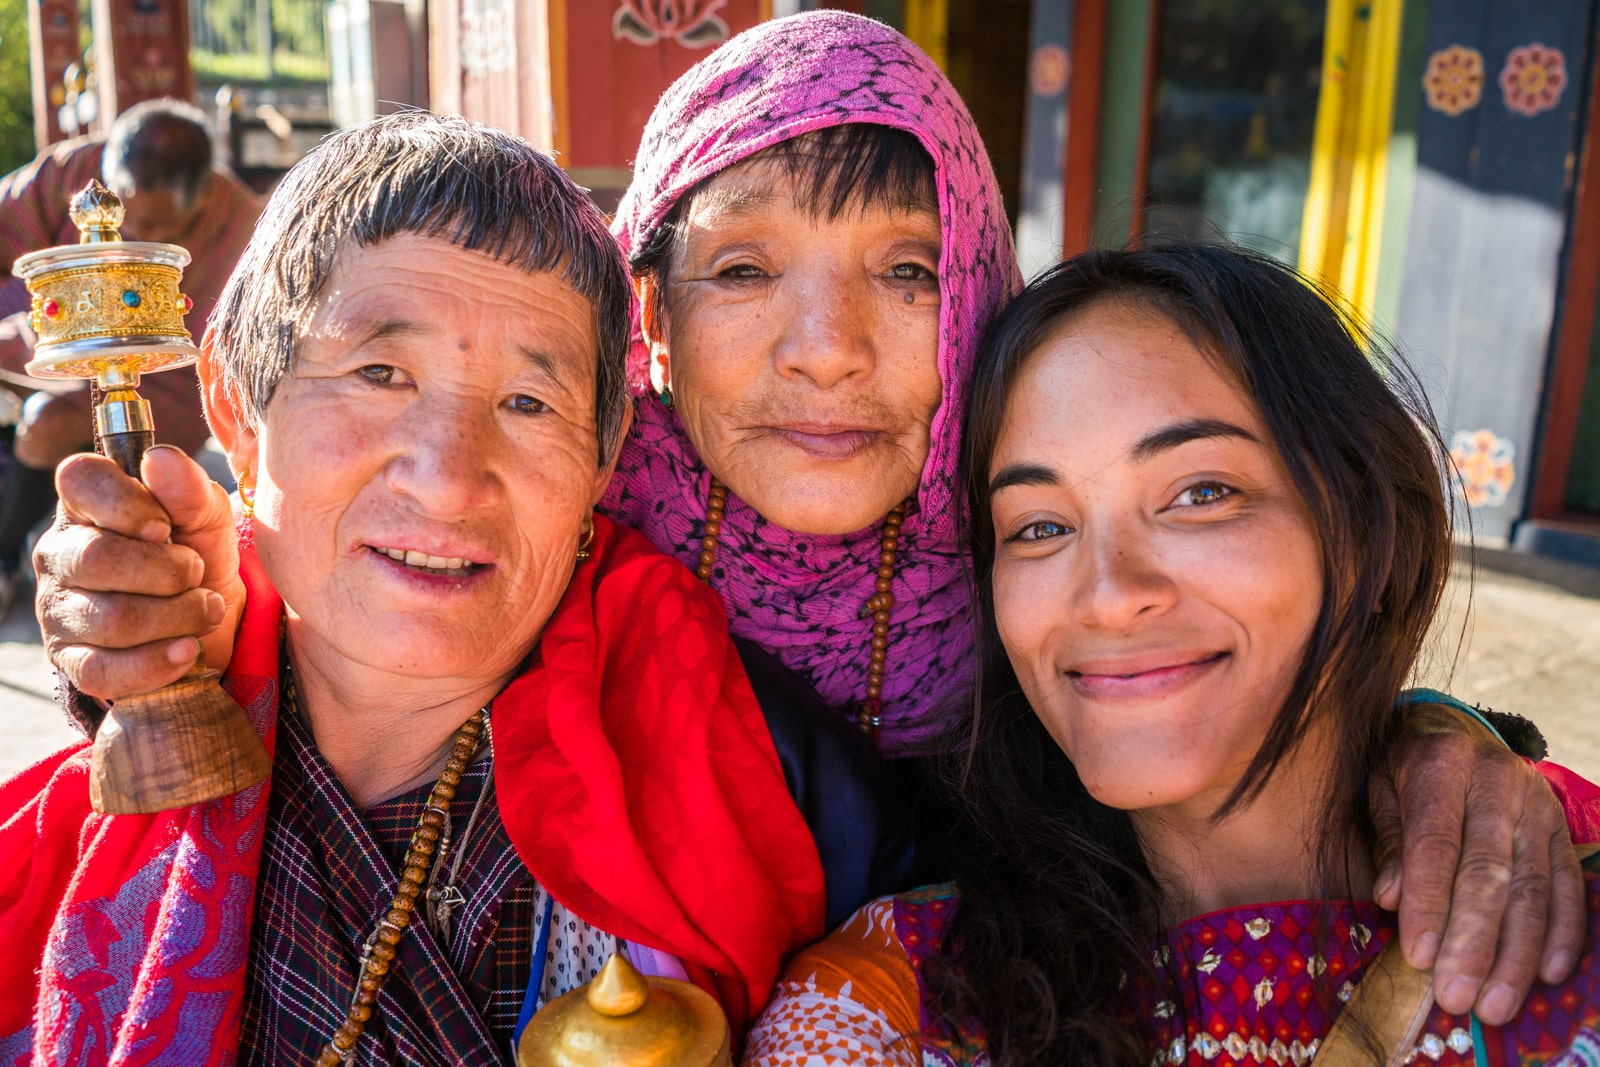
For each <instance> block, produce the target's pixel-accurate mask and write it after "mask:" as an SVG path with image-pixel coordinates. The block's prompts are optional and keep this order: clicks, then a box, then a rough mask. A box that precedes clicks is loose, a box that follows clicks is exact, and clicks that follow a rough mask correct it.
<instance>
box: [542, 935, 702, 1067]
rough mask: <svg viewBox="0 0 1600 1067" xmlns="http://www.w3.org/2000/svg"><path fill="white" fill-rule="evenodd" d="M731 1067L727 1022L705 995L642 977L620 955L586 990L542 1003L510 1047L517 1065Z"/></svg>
mask: <svg viewBox="0 0 1600 1067" xmlns="http://www.w3.org/2000/svg"><path fill="white" fill-rule="evenodd" d="M602 1064H603V1065H606V1067H732V1064H733V1059H732V1050H731V1045H730V1042H729V1034H728V1020H727V1017H726V1016H724V1015H723V1014H722V1009H721V1008H720V1007H719V1006H718V1005H717V1002H716V1001H715V1000H713V999H712V997H711V995H710V994H709V993H707V992H705V991H704V990H702V989H700V988H699V987H698V986H696V985H694V984H692V983H690V982H684V981H680V980H678V979H676V978H659V977H655V976H651V977H648V978H647V977H645V976H644V975H641V974H640V973H639V972H638V971H636V970H635V969H634V968H633V966H632V965H631V964H629V963H628V961H627V959H626V958H624V957H623V955H622V954H621V953H620V952H619V953H617V954H615V955H613V956H612V957H611V958H610V959H608V960H606V963H605V966H604V967H602V968H601V969H600V973H599V974H598V975H596V976H595V979H594V981H592V982H590V983H589V984H588V985H587V986H583V987H580V988H578V989H574V990H573V991H572V992H570V993H568V994H566V995H565V996H561V997H557V998H556V999H555V1000H552V1001H551V1002H550V1003H548V1004H546V1005H545V1006H544V1008H543V1009H541V1010H540V1012H539V1013H538V1014H537V1015H535V1016H534V1017H533V1019H532V1020H530V1021H529V1023H528V1028H527V1029H526V1030H524V1031H523V1032H522V1041H521V1043H520V1044H519V1045H518V1046H517V1065H518V1067H600V1065H602Z"/></svg>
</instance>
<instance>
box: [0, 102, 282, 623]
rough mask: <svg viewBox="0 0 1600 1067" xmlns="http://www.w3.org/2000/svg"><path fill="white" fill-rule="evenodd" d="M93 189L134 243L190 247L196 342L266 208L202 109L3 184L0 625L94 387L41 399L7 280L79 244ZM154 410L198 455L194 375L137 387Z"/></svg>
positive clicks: (159, 377) (121, 125)
mask: <svg viewBox="0 0 1600 1067" xmlns="http://www.w3.org/2000/svg"><path fill="white" fill-rule="evenodd" d="M91 178H98V179H100V181H102V182H103V183H105V185H106V186H107V187H108V188H109V189H110V190H111V191H112V192H114V193H116V194H117V195H118V196H119V197H121V198H122V202H123V204H124V206H125V207H126V208H127V216H126V218H125V219H124V221H123V225H122V236H123V239H124V240H128V241H162V242H167V243H169V244H176V245H182V246H183V247H184V248H185V249H187V250H188V252H189V254H190V256H192V257H193V260H192V262H191V263H190V264H189V267H188V268H187V269H186V270H185V271H184V278H183V292H184V293H185V294H186V295H188V296H189V298H190V299H191V300H193V301H194V309H193V310H192V311H191V312H190V314H189V317H188V326H189V330H190V332H191V333H193V334H194V335H195V337H196V338H198V337H199V336H200V335H201V333H202V332H203V331H204V329H205V325H206V320H207V318H208V317H209V316H210V314H211V309H212V306H213V305H214V304H215V303H216V298H217V294H218V293H219V292H221V290H222V285H223V283H224V282H225V281H227V279H228V275H229V274H230V273H232V271H233V267H234V264H235V263H236V262H237V261H238V258H239V254H240V253H241V252H242V251H243V250H244V246H245V243H246V242H247V241H249V239H250V232H251V230H252V229H253V228H254V226H255V221H256V217H257V216H258V215H259V214H260V212H261V205H260V202H259V201H258V200H257V198H256V196H255V194H253V193H252V192H250V190H249V189H247V188H246V187H245V186H244V185H243V184H242V183H241V182H240V181H239V180H238V179H237V178H235V177H234V176H233V175H232V174H229V173H228V172H226V171H224V170H221V169H220V168H217V167H215V166H213V163H212V145H211V134H210V131H209V130H208V129H207V126H206V120H205V116H204V115H203V114H202V113H201V112H200V110H199V109H198V108H195V107H192V106H190V105H188V104H185V103H180V102H179V101H176V100H151V101H147V102H145V103H142V104H137V105H135V106H134V107H131V108H129V109H128V110H127V111H125V112H123V113H122V115H120V116H119V117H118V118H117V120H116V122H114V123H113V124H112V126H111V131H110V134H109V135H108V136H107V137H106V138H105V140H103V141H101V140H93V139H84V138H79V139H76V140H72V141H64V142H62V143H61V144H58V145H54V146H52V147H51V148H50V149H49V150H47V151H46V152H44V153H43V154H41V155H40V156H39V157H38V158H36V159H35V160H34V161H33V162H32V163H29V164H28V165H27V166H25V167H23V168H21V169H20V170H17V171H14V172H13V173H11V174H9V175H7V176H6V177H4V178H0V390H4V391H6V392H9V393H10V395H9V396H0V411H3V410H4V409H5V408H6V407H10V408H11V409H12V410H14V411H17V410H20V418H19V421H18V423H17V427H16V437H15V440H14V442H13V443H12V448H11V455H10V457H9V462H7V463H6V464H5V466H4V473H3V474H0V478H3V483H0V616H3V615H4V614H5V609H6V608H7V607H8V606H9V605H10V602H11V599H12V598H13V597H14V596H15V590H16V584H17V581H18V578H19V575H20V572H21V568H22V564H23V560H22V557H23V550H24V543H25V541H26V539H27V536H28V532H29V530H31V529H32V528H33V527H34V526H35V525H37V524H38V523H39V521H40V520H41V519H43V518H44V517H45V516H46V515H47V514H49V512H50V510H51V508H52V507H54V506H55V468H56V464H57V463H60V462H61V461H62V460H63V459H65V458H66V457H67V456H70V455H72V454H73V453H74V452H82V451H85V450H87V449H88V448H90V447H91V444H92V440H93V430H92V426H91V419H90V409H89V389H88V386H87V385H86V384H82V383H76V382H75V383H71V384H70V388H67V389H65V390H63V389H58V388H56V387H55V386H54V385H53V384H52V385H51V386H50V388H49V390H48V391H46V390H41V389H40V388H39V387H40V385H41V384H43V383H40V382H38V381H35V380H32V379H29V378H28V377H27V375H26V374H25V372H24V370H23V368H24V367H25V366H26V365H27V363H28V361H29V360H30V359H32V358H33V342H34V336H33V331H32V329H31V328H30V327H29V326H28V307H29V298H28V292H27V289H26V287H25V286H24V285H23V284H22V282H21V281H19V280H18V279H16V278H13V277H12V276H11V264H12V263H13V261H15V260H16V258H17V257H18V256H20V255H23V254H24V253H27V252H33V251H36V250H38V249H41V248H47V247H49V246H51V245H60V244H74V243H76V242H77V240H78V231H77V228H76V227H75V226H73V224H72V220H71V218H70V217H69V216H68V212H67V205H68V202H69V201H70V200H71V199H72V197H73V196H74V195H75V194H76V193H77V192H78V191H79V190H81V189H82V188H83V187H84V186H85V185H86V184H88V182H89V180H90V179H91ZM141 391H142V393H143V395H144V396H145V397H146V398H147V399H148V400H149V401H150V404H151V407H152V408H153V410H154V417H155V423H156V432H157V434H158V440H160V441H163V442H166V443H168V444H174V445H177V446H178V447H180V448H182V449H184V451H186V452H190V453H194V452H196V451H198V450H199V449H200V447H201V446H202V445H203V444H204V443H205V440H206V437H207V436H208V431H207V429H206V424H205V419H204V417H203V416H202V415H201V413H200V394H199V389H198V386H197V385H196V382H195V376H194V372H193V371H192V370H187V369H185V370H177V371H168V372H165V373H162V374H156V375H152V376H151V377H149V378H147V379H146V380H145V383H144V385H143V386H142V387H141Z"/></svg>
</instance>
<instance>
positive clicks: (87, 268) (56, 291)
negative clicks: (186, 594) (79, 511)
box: [11, 181, 270, 814]
mask: <svg viewBox="0 0 1600 1067" xmlns="http://www.w3.org/2000/svg"><path fill="white" fill-rule="evenodd" d="M122 216H123V207H122V202H121V201H120V200H118V199H117V197H116V195H115V194H113V193H112V192H111V191H110V190H108V189H107V188H106V187H105V186H103V185H101V184H100V183H99V182H97V181H91V182H90V183H89V184H88V186H87V187H86V188H85V189H84V190H83V191H82V192H80V193H79V194H78V195H77V196H75V197H73V199H72V221H73V223H74V224H75V225H76V226H77V227H78V243H77V244H75V245H62V246H60V247H57V248H46V249H44V250H43V251H41V252H30V253H29V254H28V255H25V256H23V257H21V258H20V259H18V260H17V262H16V264H15V265H14V266H13V267H12V268H11V273H12V275H13V276H15V277H17V278H20V279H22V281H23V282H25V283H26V284H27V286H28V292H29V293H30V294H31V295H32V297H33V306H32V312H31V315H30V319H29V321H30V324H31V325H32V326H33V329H34V332H35V333H36V334H37V335H38V343H37V344H36V345H35V347H34V358H33V360H32V361H31V362H30V363H29V364H28V373H29V374H31V375H33V376H34V377H36V378H86V379H88V380H89V381H91V382H93V383H94V387H95V391H96V396H95V405H94V434H95V446H96V447H97V448H98V449H99V450H100V451H101V452H102V453H104V454H105V455H106V456H108V457H109V458H111V459H112V460H113V461H115V462H116V464H117V465H118V466H119V467H121V468H122V469H123V471H124V472H126V473H127V474H128V475H129V476H131V477H134V478H137V477H139V461H140V460H141V459H142V458H143V457H144V454H145V451H146V450H147V449H149V447H150V446H151V444H152V443H153V442H154V439H155V434H154V429H155V427H154V425H153V423H152V422H151V419H150V404H149V402H148V401H147V400H145V399H144V398H143V397H141V396H140V395H139V394H138V392H137V391H136V390H137V388H138V385H139V376H140V375H141V374H148V373H151V372H152V371H162V370H171V369H173V368H175V367H186V366H188V365H189V364H191V363H193V362H194V361H195V358H196V357H197V356H198V355H199V350H198V349H196V348H195V346H194V340H193V339H192V338H191V337H190V336H189V331H188V329H186V328H185V327H184V324H183V316H184V313H185V312H187V311H188V310H189V308H190V307H191V304H190V302H189V299H188V297H186V296H184V295H183V293H182V292H181V291H180V288H179V287H180V284H181V282H182V281H183V268H184V266H185V265H187V264H188V262H189V253H188V252H186V251H184V250H183V249H182V248H179V247H178V246H177V245H169V244H156V243H154V242H149V241H124V240H123V239H122V237H121V235H120V234H119V233H118V232H117V231H118V228H119V227H120V226H121V225H122ZM218 678H219V674H218V672H217V671H213V670H206V669H205V664H204V663H203V662H199V663H196V664H195V665H194V667H192V668H191V669H190V671H189V673H188V674H186V675H184V677H182V678H180V679H179V680H178V681H176V682H174V683H172V684H171V685H169V686H166V687H164V688H162V689H158V690H156V691H154V692H151V693H142V694H139V695H137V696H132V697H123V698H121V699H119V700H117V701H116V703H115V705H114V706H113V707H112V708H111V709H110V710H109V711H108V712H107V713H106V717H105V719H104V721H103V722H102V723H101V725H100V730H99V732H98V733H97V734H96V735H95V740H94V755H93V763H92V766H91V771H90V776H89V786H90V794H91V799H92V801H93V803H94V807H95V810H96V811H100V812H105V813H108V814H124V813H131V812H154V811H165V810H167V809H169V808H179V807H185V806H187V805H190V804H197V803H199V802H200V801H203V800H213V799H215V798H217V797H221V796H227V795H229V794H231V793H236V792H238V791H239V790H240V789H243V788H244V787H245V786H248V785H254V784H255V783H257V782H259V781H262V780H263V779H265V778H266V776H267V772H268V770H270V761H269V760H268V758H267V752H266V749H265V748H263V747H262V744H261V739H260V738H259V737H258V736H257V735H256V731H255V728H254V727H253V726H251V725H250V721H249V719H247V718H246V717H245V714H244V710H243V709H242V708H240V707H239V705H238V704H236V703H234V702H233V700H232V699H230V698H229V696H228V695H227V694H226V693H224V692H223V691H222V686H221V685H220V684H218Z"/></svg>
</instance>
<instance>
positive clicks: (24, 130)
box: [0, 0, 34, 174]
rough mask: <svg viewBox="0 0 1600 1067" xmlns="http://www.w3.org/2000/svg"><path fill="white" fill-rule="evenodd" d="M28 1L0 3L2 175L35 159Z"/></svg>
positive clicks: (7, 0)
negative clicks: (29, 68)
mask: <svg viewBox="0 0 1600 1067" xmlns="http://www.w3.org/2000/svg"><path fill="white" fill-rule="evenodd" d="M28 51H29V49H28V6H27V0H0V174H9V173H11V172H12V171H13V170H16V169H17V168H18V167H20V166H22V165H23V164H24V163H26V162H28V160H30V159H32V158H33V156H34V148H33V96H32V90H31V89H30V88H29V79H28Z"/></svg>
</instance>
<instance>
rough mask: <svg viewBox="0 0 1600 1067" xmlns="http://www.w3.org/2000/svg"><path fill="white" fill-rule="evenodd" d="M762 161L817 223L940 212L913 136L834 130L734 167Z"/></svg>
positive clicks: (850, 127) (868, 128)
mask: <svg viewBox="0 0 1600 1067" xmlns="http://www.w3.org/2000/svg"><path fill="white" fill-rule="evenodd" d="M757 161H767V162H772V163H776V164H777V165H778V166H779V167H780V168H781V170H782V172H783V174H784V176H785V177H787V178H788V179H789V181H790V182H791V183H792V184H793V186H794V204H795V206H796V207H798V208H800V209H802V210H804V211H805V212H807V213H808V214H810V215H811V216H813V217H815V218H826V219H828V221H830V222H832V221H834V220H835V219H838V218H839V217H840V216H842V215H844V214H845V212H846V211H849V210H852V209H853V210H855V211H857V212H861V211H865V210H866V209H868V208H869V207H884V208H888V209H889V210H891V211H914V210H927V211H932V212H934V213H935V214H937V213H938V210H939V204H938V198H937V196H936V195H935V194H934V182H933V169H934V168H933V157H932V156H930V155H928V150H927V149H925V148H923V147H922V142H921V141H919V140H917V136H916V134H914V133H911V132H910V131H908V130H901V129H897V128H895V127H893V126H880V125H877V124H875V123H865V122H852V123H847V124H845V125H843V126H829V127H827V128H825V129H821V130H813V131H812V132H811V133H807V134H802V135H801V136H799V137H794V138H790V139H789V140H787V141H780V142H778V143H777V144H775V145H772V146H771V147H770V148H764V149H762V150H761V151H759V152H757V153H755V154H754V155H751V156H749V157H748V158H746V159H743V160H741V161H740V162H739V163H737V164H735V166H736V167H742V166H747V165H749V164H751V163H755V162H757ZM692 198H693V194H692V193H691V194H690V195H689V196H686V197H684V199H685V200H690V199H692Z"/></svg>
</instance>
